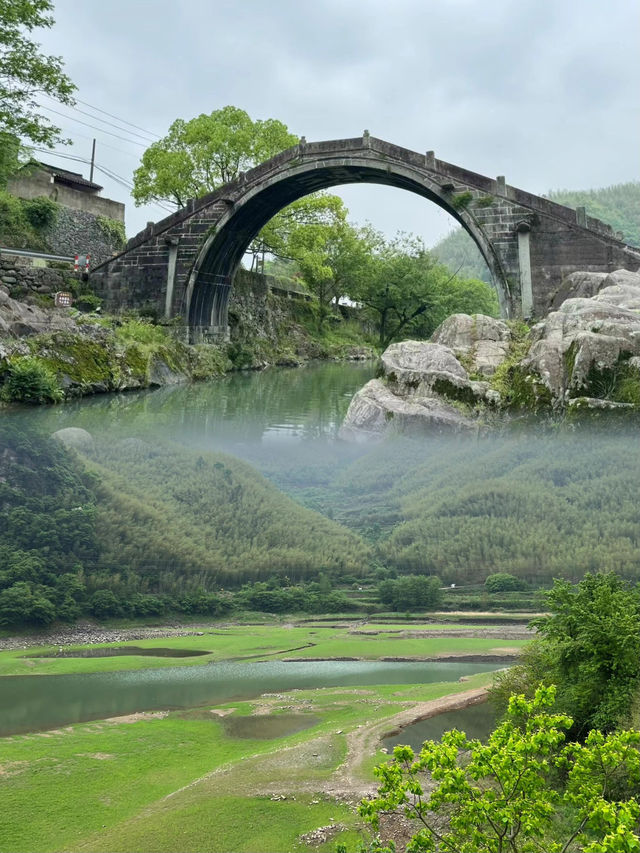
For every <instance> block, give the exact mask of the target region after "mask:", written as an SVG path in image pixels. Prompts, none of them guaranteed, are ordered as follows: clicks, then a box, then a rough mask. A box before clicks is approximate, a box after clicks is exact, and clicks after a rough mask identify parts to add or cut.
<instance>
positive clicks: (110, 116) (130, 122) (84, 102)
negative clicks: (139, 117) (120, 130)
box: [76, 98, 162, 139]
mask: <svg viewBox="0 0 640 853" xmlns="http://www.w3.org/2000/svg"><path fill="white" fill-rule="evenodd" d="M76 101H77V102H78V103H79V104H84V106H85V107H89V108H90V109H92V110H96V112H99V113H103V114H104V115H106V116H109V118H114V119H115V120H116V121H119V122H120V123H121V124H129V125H131V127H135V128H136V129H137V130H141V131H142V132H143V133H146V134H147V136H155V137H156V139H161V138H162V137H161V136H160V135H159V134H157V133H153V131H151V130H145V128H144V127H140V125H138V124H134V123H133V122H132V121H127V120H126V119H124V118H120V117H119V116H116V115H114V114H113V113H108V112H107V111H106V110H102V109H100V107H94V106H93V104H88V103H87V102H86V101H82V100H80V98H76Z"/></svg>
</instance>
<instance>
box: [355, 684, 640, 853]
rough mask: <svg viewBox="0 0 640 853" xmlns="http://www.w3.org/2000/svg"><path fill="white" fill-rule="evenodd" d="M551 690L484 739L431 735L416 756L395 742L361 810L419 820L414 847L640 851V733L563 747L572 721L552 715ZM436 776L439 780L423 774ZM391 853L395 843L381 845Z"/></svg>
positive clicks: (374, 817)
mask: <svg viewBox="0 0 640 853" xmlns="http://www.w3.org/2000/svg"><path fill="white" fill-rule="evenodd" d="M554 698H555V688H554V687H551V686H550V687H540V688H538V689H537V690H536V693H535V696H534V697H533V699H532V700H531V701H528V700H527V699H525V697H524V696H522V695H518V696H512V697H511V699H510V701H509V708H508V712H507V716H506V718H505V720H504V721H503V722H502V723H501V724H500V725H498V727H497V728H496V729H495V730H494V731H493V732H492V734H491V735H490V736H489V738H488V740H487V742H486V743H484V744H483V743H481V742H480V741H477V740H469V739H468V738H467V736H466V735H465V734H464V732H460V731H456V730H455V729H454V730H453V731H449V732H445V734H444V735H443V737H442V739H441V741H440V742H435V741H430V740H429V741H426V742H425V743H424V745H423V747H422V749H421V750H420V753H419V754H418V755H417V756H416V755H415V754H414V752H413V750H412V749H411V748H410V747H408V746H397V747H396V748H395V749H394V757H393V760H392V761H390V762H387V763H385V764H382V765H380V766H379V767H377V768H376V769H375V771H374V772H375V774H376V776H377V777H378V778H379V779H380V787H379V788H378V796H377V797H375V798H372V799H367V800H364V801H363V802H362V804H361V806H360V813H361V814H362V815H363V816H364V817H365V818H367V819H368V820H369V821H370V822H371V823H373V825H374V827H376V826H378V823H379V816H380V814H385V813H395V814H401V815H404V816H406V817H408V818H410V819H413V820H415V821H417V822H418V824H419V829H418V831H417V832H416V833H415V834H414V835H413V837H412V840H411V841H410V842H409V844H408V846H407V851H411V853H418V851H424V853H533V851H541V850H544V851H546V853H568V851H584V853H631V851H638V850H640V838H638V835H637V834H636V833H637V823H638V816H639V815H640V807H639V806H638V803H637V801H636V799H635V797H634V796H633V792H634V788H635V786H636V785H637V784H638V782H640V753H639V752H638V743H639V742H640V732H637V731H621V732H616V733H615V734H610V735H607V736H605V735H603V734H602V733H601V732H599V731H597V730H593V731H592V732H590V734H589V736H588V737H587V739H586V741H585V742H584V743H582V744H579V743H568V744H567V743H566V741H565V738H566V734H565V733H566V731H567V729H569V728H570V727H571V723H572V721H571V718H570V717H567V716H565V715H564V714H554V713H551V709H552V706H553V703H554ZM427 774H430V777H431V780H432V781H433V783H435V785H434V786H432V785H431V784H429V783H428V782H427V780H426V776H427ZM376 849H377V850H378V851H381V853H384V851H388V853H392V851H393V850H394V849H395V847H394V846H392V845H390V846H388V847H387V846H384V847H381V846H377V847H376Z"/></svg>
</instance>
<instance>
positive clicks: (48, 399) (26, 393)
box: [2, 356, 64, 403]
mask: <svg viewBox="0 0 640 853" xmlns="http://www.w3.org/2000/svg"><path fill="white" fill-rule="evenodd" d="M2 396H3V398H4V399H5V400H8V401H11V402H18V403H58V402H59V401H60V400H62V398H63V396H64V395H63V392H62V388H60V385H59V384H58V380H57V378H56V375H55V373H54V372H53V371H52V370H51V369H50V368H49V367H47V365H46V364H44V363H43V362H42V361H40V359H39V358H36V357H35V356H22V357H20V358H16V359H15V360H14V361H12V362H11V363H10V364H9V371H8V376H7V378H6V381H5V384H4V387H3V389H2Z"/></svg>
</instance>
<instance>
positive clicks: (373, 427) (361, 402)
mask: <svg viewBox="0 0 640 853" xmlns="http://www.w3.org/2000/svg"><path fill="white" fill-rule="evenodd" d="M472 428H474V422H473V421H472V420H471V419H470V418H468V417H465V415H463V414H462V413H461V412H460V411H459V410H458V409H456V408H455V407H454V406H452V405H451V404H450V403H448V402H447V401H446V400H443V399H440V398H438V397H425V396H418V395H415V394H414V395H412V396H411V397H409V398H404V397H401V396H398V395H397V394H394V393H393V391H391V390H390V388H389V387H388V386H387V385H385V383H384V382H383V381H382V380H381V379H372V380H371V381H370V382H367V384H366V385H365V386H364V388H361V389H360V391H358V392H357V394H356V395H355V396H354V398H353V399H352V400H351V404H350V405H349V410H348V411H347V415H346V417H345V420H344V423H343V425H342V427H341V429H340V437H341V438H344V439H349V440H361V439H370V438H382V437H383V436H385V435H388V434H390V433H431V434H433V433H435V434H437V433H443V432H452V431H454V432H455V431H460V430H469V429H472Z"/></svg>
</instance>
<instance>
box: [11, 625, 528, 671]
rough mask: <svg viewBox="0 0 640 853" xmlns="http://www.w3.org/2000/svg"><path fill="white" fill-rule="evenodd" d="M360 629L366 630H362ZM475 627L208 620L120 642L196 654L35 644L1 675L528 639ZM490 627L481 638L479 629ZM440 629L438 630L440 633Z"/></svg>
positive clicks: (392, 652) (440, 652)
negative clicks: (177, 632) (88, 653)
mask: <svg viewBox="0 0 640 853" xmlns="http://www.w3.org/2000/svg"><path fill="white" fill-rule="evenodd" d="M365 631H366V632H365ZM500 631H501V629H495V628H494V629H488V628H487V627H486V626H473V625H447V626H446V628H445V627H443V626H442V625H433V624H431V625H411V627H410V628H407V627H406V626H404V625H399V624H395V625H393V624H390V625H374V624H371V625H367V626H366V629H365V628H364V627H363V626H362V625H358V626H356V627H352V626H350V625H345V626H341V627H336V626H329V627H320V626H318V625H317V624H316V625H313V624H312V625H304V626H295V625H281V624H270V625H251V626H241V625H232V626H224V625H219V626H211V627H208V628H201V629H198V633H197V635H195V636H187V637H180V636H171V635H170V634H169V636H165V637H156V638H153V639H145V640H128V641H127V642H124V643H118V644H117V645H118V646H136V647H139V648H144V649H166V648H167V647H170V648H171V649H177V650H180V651H206V652H207V654H206V655H201V656H198V657H193V658H189V657H185V658H176V657H160V656H159V657H153V656H144V657H142V656H135V655H132V656H130V657H129V656H122V657H106V658H88V657H86V658H82V657H78V658H73V657H37V655H40V654H56V653H58V654H64V655H69V654H72V653H73V652H74V651H81V650H83V649H87V650H90V649H97V648H105V647H108V646H109V645H113V644H109V643H98V644H95V645H86V644H85V645H77V646H65V647H64V648H63V650H62V652H60V648H61V647H58V646H39V647H34V648H30V649H25V648H23V649H12V650H9V651H3V652H0V676H3V675H63V674H70V673H89V672H115V671H120V670H136V669H151V668H157V667H168V666H177V665H179V666H202V665H204V664H207V663H211V662H213V661H221V660H230V659H240V660H241V659H247V660H253V661H260V660H269V659H272V658H276V659H289V660H291V659H296V660H307V659H326V660H331V659H339V658H343V659H344V658H352V659H362V660H381V659H385V658H386V659H399V658H402V659H409V660H436V659H446V658H454V657H458V656H467V655H469V656H482V655H490V656H504V655H510V654H516V653H517V652H518V650H519V649H520V648H521V647H522V646H523V645H524V644H525V643H526V638H523V637H522V636H512V635H510V632H509V631H508V629H506V633H505V636H504V637H499V636H497V635H498V634H499V633H500ZM486 633H488V634H489V636H488V637H485V636H483V634H486ZM438 634H444V636H438Z"/></svg>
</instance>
